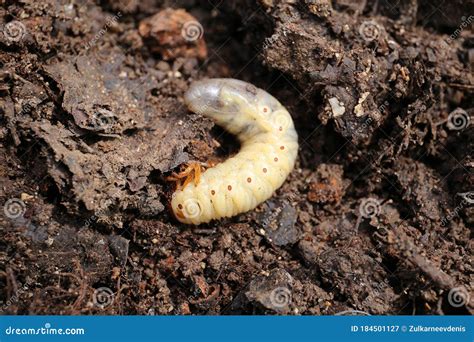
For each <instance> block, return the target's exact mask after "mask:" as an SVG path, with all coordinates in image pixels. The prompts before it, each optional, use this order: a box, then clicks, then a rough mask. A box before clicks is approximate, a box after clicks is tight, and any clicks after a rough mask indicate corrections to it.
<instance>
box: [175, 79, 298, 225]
mask: <svg viewBox="0 0 474 342" xmlns="http://www.w3.org/2000/svg"><path fill="white" fill-rule="evenodd" d="M185 102H186V105H187V106H188V108H189V109H190V110H191V111H193V112H196V113H200V114H202V115H205V116H207V117H209V118H211V119H213V120H214V121H215V122H216V123H217V124H218V125H219V126H222V127H223V128H224V129H225V130H227V131H228V132H230V133H232V134H235V135H236V136H237V138H238V139H239V141H240V143H241V149H240V151H239V153H237V154H236V155H235V156H234V157H232V158H229V159H228V160H226V161H225V162H223V163H221V164H218V165H217V166H215V167H212V168H210V169H208V170H206V171H205V172H204V173H203V174H202V175H201V178H200V180H199V183H198V185H197V186H195V185H194V184H193V183H190V184H188V185H187V186H186V187H185V188H184V189H182V190H178V191H176V192H175V193H174V194H173V197H172V199H171V207H172V210H173V213H174V215H175V216H176V218H177V219H178V220H179V221H181V222H183V223H188V224H196V225H197V224H200V223H206V222H209V221H211V220H213V219H219V218H222V217H230V216H234V215H237V214H239V213H243V212H245V211H248V210H251V209H254V208H255V207H256V206H257V205H259V204H260V203H261V202H263V201H265V200H266V199H268V198H269V197H270V196H271V195H272V194H273V192H274V191H275V190H276V189H277V188H279V187H280V186H281V185H282V184H283V182H284V181H285V179H286V177H287V176H288V174H289V173H290V172H291V170H292V169H293V167H294V164H295V160H296V155H297V152H298V136H297V134H296V131H295V128H294V125H293V120H292V119H291V116H290V114H289V113H288V111H287V110H286V109H285V108H284V107H283V106H282V105H281V104H280V103H279V102H278V100H276V99H275V98H274V97H273V96H271V95H270V94H268V93H267V92H265V91H263V90H261V89H258V88H256V87H255V86H253V85H251V84H249V83H246V82H243V81H239V80H234V79H209V80H204V81H198V82H194V83H193V84H192V85H191V87H190V89H189V90H188V91H187V92H186V94H185Z"/></svg>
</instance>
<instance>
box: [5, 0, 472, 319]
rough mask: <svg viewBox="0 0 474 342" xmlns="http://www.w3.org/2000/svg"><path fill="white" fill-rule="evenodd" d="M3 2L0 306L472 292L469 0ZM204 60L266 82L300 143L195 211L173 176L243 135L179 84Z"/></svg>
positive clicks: (448, 303) (191, 310)
mask: <svg viewBox="0 0 474 342" xmlns="http://www.w3.org/2000/svg"><path fill="white" fill-rule="evenodd" d="M453 3H455V4H453ZM0 4H1V8H0V14H1V15H0V18H1V19H0V27H1V30H0V68H1V70H0V79H1V83H0V122H1V126H0V203H1V205H2V207H1V209H2V210H1V214H0V234H1V235H0V288H1V290H0V311H1V312H2V313H4V314H5V313H6V314H140V315H145V314H312V315H320V314H324V315H326V314H337V313H339V314H341V313H342V314H345V313H347V312H349V313H351V312H352V311H348V310H357V311H361V312H365V313H368V314H469V313H470V314H472V313H474V292H473V291H474V272H473V270H474V259H473V254H472V251H473V247H474V240H473V239H472V237H473V231H472V228H473V227H474V153H473V152H474V134H473V133H474V98H473V92H474V76H473V68H474V34H473V31H472V27H473V24H474V17H473V16H472V15H474V1H473V0H464V1H463V0H456V1H449V2H448V1H443V0H437V1H428V0H418V2H417V1H416V0H399V1H387V0H358V1H349V0H333V1H329V0H294V1H290V0H259V1H257V0H233V1H232V0H229V1H205V0H203V1H193V0H189V1H159V0H155V1H154V0H147V1H134V0H120V1H113V0H96V1H87V0H81V1H76V2H68V1H60V0H42V1H26V0H22V1H10V0H0ZM162 11H164V12H162ZM157 13H158V14H157ZM155 15H156V16H155ZM193 20H197V21H199V23H200V24H201V25H202V27H203V28H204V35H203V37H201V38H199V37H197V39H194V38H193V39H184V37H183V31H182V27H183V25H185V24H186V23H187V22H189V21H193ZM198 33H199V32H198ZM204 77H233V78H239V79H243V80H245V81H248V82H251V83H253V84H255V85H256V86H259V87H261V88H264V89H266V90H267V91H268V92H270V93H271V94H272V95H274V96H275V97H277V98H278V99H279V100H280V101H281V102H282V103H283V104H284V105H285V106H286V107H287V108H288V110H289V111H290V113H291V114H292V116H293V119H294V121H295V125H296V127H297V130H298V133H299V139H300V153H299V158H298V161H297V166H296V168H295V170H294V171H293V172H292V174H291V175H290V177H289V178H288V180H287V181H286V182H285V184H284V185H283V187H282V188H281V189H279V190H278V191H277V192H276V194H275V195H274V196H273V197H272V198H271V199H270V200H268V201H267V202H265V203H264V204H262V205H260V206H259V207H258V208H257V209H256V210H254V211H251V212H249V213H246V214H243V215H240V216H238V217H234V218H232V219H228V220H223V221H219V222H212V223H210V224H208V225H202V226H199V227H191V226H184V225H182V224H178V223H176V221H174V220H173V218H172V216H171V215H170V212H169V210H168V207H167V205H168V200H169V196H170V194H171V191H172V189H173V188H172V184H171V183H170V182H168V181H167V180H166V178H167V176H169V175H170V173H171V172H172V171H177V170H179V167H180V165H181V164H183V163H185V162H186V161H189V160H200V161H208V160H211V159H212V160H223V159H225V158H226V157H227V156H228V155H230V154H232V153H234V152H235V151H236V150H237V149H238V146H237V145H236V143H235V140H234V139H233V138H232V137H230V136H228V135H227V134H224V133H223V132H222V130H221V129H219V128H218V127H214V125H213V123H212V122H211V121H210V120H208V119H205V118H203V117H202V116H200V115H198V114H192V113H189V112H188V111H187V110H186V108H185V107H184V105H183V93H184V91H185V90H186V89H187V87H188V86H189V84H190V82H191V81H192V80H194V79H201V78H204ZM275 291H277V292H278V291H280V292H279V293H277V297H275V293H276V292H275ZM354 312H355V311H354Z"/></svg>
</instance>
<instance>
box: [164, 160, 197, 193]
mask: <svg viewBox="0 0 474 342" xmlns="http://www.w3.org/2000/svg"><path fill="white" fill-rule="evenodd" d="M200 178H201V164H200V163H199V162H190V163H188V164H187V166H186V169H184V171H181V172H179V173H175V172H173V173H172V174H171V176H169V177H167V178H166V180H167V181H172V182H176V189H177V190H181V189H183V188H185V187H186V185H188V184H189V183H191V182H193V181H194V185H195V186H197V185H198V184H199V180H200ZM183 179H184V181H183Z"/></svg>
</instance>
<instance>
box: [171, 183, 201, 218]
mask: <svg viewBox="0 0 474 342" xmlns="http://www.w3.org/2000/svg"><path fill="white" fill-rule="evenodd" d="M171 208H172V210H173V213H174V216H175V217H176V219H177V220H178V221H179V222H182V223H186V224H199V223H201V221H202V214H203V206H202V204H201V202H200V201H199V199H197V198H195V197H192V196H189V194H187V193H186V192H183V191H176V192H175V193H174V194H173V197H172V198H171Z"/></svg>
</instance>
